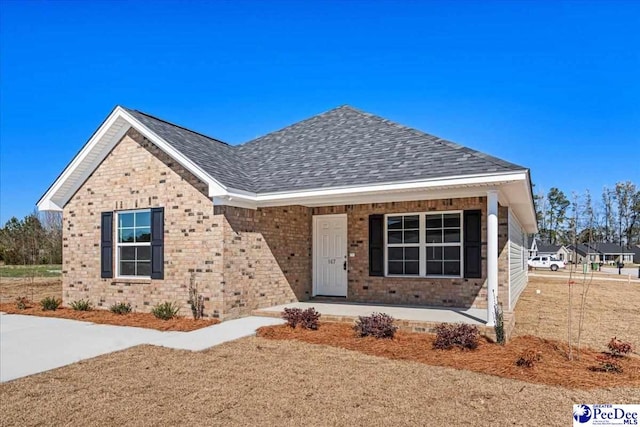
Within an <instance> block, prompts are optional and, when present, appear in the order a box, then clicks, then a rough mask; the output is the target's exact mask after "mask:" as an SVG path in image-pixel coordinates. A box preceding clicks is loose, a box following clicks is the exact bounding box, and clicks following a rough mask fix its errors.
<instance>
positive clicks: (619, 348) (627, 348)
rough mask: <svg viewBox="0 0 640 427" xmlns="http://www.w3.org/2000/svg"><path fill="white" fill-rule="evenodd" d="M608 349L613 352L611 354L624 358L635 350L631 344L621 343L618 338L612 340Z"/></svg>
mask: <svg viewBox="0 0 640 427" xmlns="http://www.w3.org/2000/svg"><path fill="white" fill-rule="evenodd" d="M607 347H609V351H610V352H611V354H612V355H613V356H616V357H624V356H626V355H627V354H629V353H631V350H633V348H632V347H631V343H628V342H626V341H621V340H619V339H617V338H616V337H613V338H611V341H609V344H607Z"/></svg>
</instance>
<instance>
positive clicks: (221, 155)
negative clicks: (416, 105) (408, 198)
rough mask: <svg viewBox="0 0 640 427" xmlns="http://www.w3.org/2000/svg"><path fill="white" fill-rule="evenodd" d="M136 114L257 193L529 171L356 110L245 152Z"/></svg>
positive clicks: (265, 139)
mask: <svg viewBox="0 0 640 427" xmlns="http://www.w3.org/2000/svg"><path fill="white" fill-rule="evenodd" d="M128 111H129V112H130V113H131V114H132V115H134V116H135V117H136V118H137V119H138V120H139V121H141V122H142V123H143V124H144V125H145V126H147V127H149V128H150V129H151V130H152V131H154V132H155V133H156V134H157V135H158V136H160V137H162V138H163V139H165V140H166V141H167V142H168V143H169V144H171V145H172V146H174V147H175V148H176V149H177V150H179V151H180V152H181V153H182V154H184V155H185V156H187V157H188V158H190V159H191V160H192V161H193V162H194V163H196V164H197V165H198V166H199V167H200V168H202V169H203V170H204V171H206V172H207V173H209V174H210V175H211V176H212V177H213V178H215V179H217V180H218V181H220V182H221V183H222V184H224V185H226V186H229V187H232V188H235V189H239V190H245V191H252V192H256V193H268V192H279V191H293V190H306V189H313V188H329V187H344V186H357V185H371V184H382V183H393V182H400V181H413V180H424V179H432V178H445V177H450V176H464V175H476V174H486V173H495V172H509V171H522V170H526V168H524V167H522V166H519V165H515V164H513V163H509V162H506V161H504V160H501V159H498V158H496V157H493V156H490V155H488V154H485V153H481V152H479V151H476V150H472V149H470V148H466V147H463V146H460V145H458V144H455V143H453V142H450V141H447V140H443V139H441V138H438V137H436V136H433V135H429V134H426V133H423V132H420V131H418V130H415V129H411V128H408V127H405V126H402V125H399V124H397V123H394V122H391V121H389V120H386V119H383V118H381V117H378V116H375V115H373V114H369V113H365V112H362V111H359V110H357V109H355V108H352V107H349V106H342V107H338V108H335V109H333V110H330V111H327V112H325V113H322V114H319V115H317V116H313V117H311V118H309V119H306V120H303V121H301V122H298V123H295V124H293V125H291V126H288V127H286V128H284V129H281V130H279V131H276V132H273V133H270V134H267V135H264V136H262V137H259V138H257V139H254V140H252V141H249V142H247V143H244V144H241V145H238V146H231V145H227V144H225V143H223V142H220V141H218V140H215V139H212V138H209V137H206V136H204V135H201V134H198V133H195V132H192V131H189V130H187V129H184V128H181V127H179V126H176V125H173V124H171V123H168V122H165V121H163V120H160V119H157V118H155V117H153V116H149V115H148V114H145V113H141V112H139V111H135V110H128Z"/></svg>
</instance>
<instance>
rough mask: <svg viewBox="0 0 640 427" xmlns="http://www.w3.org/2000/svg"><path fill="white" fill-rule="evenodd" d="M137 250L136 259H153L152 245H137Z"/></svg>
mask: <svg viewBox="0 0 640 427" xmlns="http://www.w3.org/2000/svg"><path fill="white" fill-rule="evenodd" d="M136 251H137V254H136V259H137V260H138V261H149V260H151V246H137V247H136Z"/></svg>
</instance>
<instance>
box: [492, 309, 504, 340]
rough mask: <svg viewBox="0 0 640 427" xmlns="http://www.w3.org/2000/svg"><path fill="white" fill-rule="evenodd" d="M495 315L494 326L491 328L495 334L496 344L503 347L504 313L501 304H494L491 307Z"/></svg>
mask: <svg viewBox="0 0 640 427" xmlns="http://www.w3.org/2000/svg"><path fill="white" fill-rule="evenodd" d="M493 312H494V313H495V318H496V324H495V325H494V326H493V330H494V331H495V333H496V342H497V343H498V344H500V345H504V344H505V342H506V339H505V336H504V313H503V312H502V304H495V305H494V307H493Z"/></svg>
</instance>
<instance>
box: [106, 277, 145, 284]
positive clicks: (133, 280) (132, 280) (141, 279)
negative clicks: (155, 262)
mask: <svg viewBox="0 0 640 427" xmlns="http://www.w3.org/2000/svg"><path fill="white" fill-rule="evenodd" d="M111 281H112V283H136V284H149V283H151V277H140V276H131V277H115V278H113V279H112V280H111Z"/></svg>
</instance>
